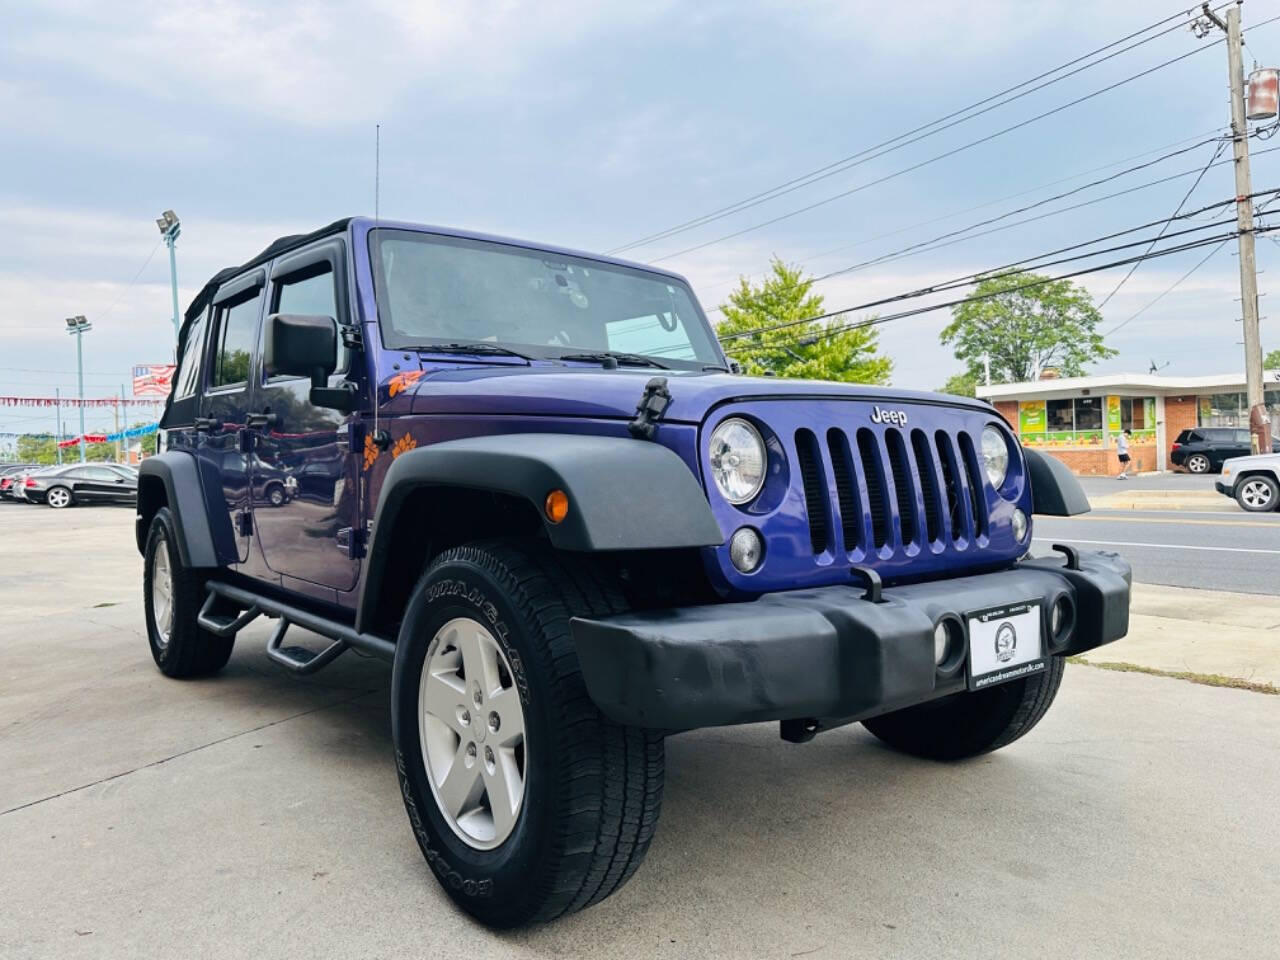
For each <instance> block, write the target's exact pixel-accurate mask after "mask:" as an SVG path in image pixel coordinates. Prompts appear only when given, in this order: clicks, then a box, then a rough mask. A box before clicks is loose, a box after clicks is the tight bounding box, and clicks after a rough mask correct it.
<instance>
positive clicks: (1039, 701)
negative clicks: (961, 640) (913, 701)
mask: <svg viewBox="0 0 1280 960" xmlns="http://www.w3.org/2000/svg"><path fill="white" fill-rule="evenodd" d="M1065 663H1066V662H1065V660H1064V659H1063V658H1062V657H1052V658H1050V660H1049V665H1048V666H1047V667H1046V668H1045V669H1044V670H1043V671H1042V672H1041V673H1037V674H1034V675H1032V676H1030V677H1025V678H1023V679H1021V680H1012V681H1010V682H1009V683H1002V684H1000V685H999V686H995V687H989V688H988V689H986V690H976V691H972V692H966V693H959V694H956V695H955V696H953V697H948V698H946V699H943V700H938V701H934V702H932V703H922V704H919V705H918V706H914V707H908V708H907V709H905V710H898V711H896V712H895V713H887V714H885V715H884V716H882V717H874V718H872V719H870V720H864V721H863V722H862V723H863V726H865V727H866V728H867V729H868V730H870V731H871V732H872V733H873V734H875V735H876V736H877V737H879V738H880V739H881V740H883V741H884V742H885V743H887V744H888V745H889V746H891V747H893V748H894V749H895V750H901V751H902V752H903V753H909V754H911V755H912V756H916V757H924V758H926V759H929V760H963V759H965V758H967V757H976V756H978V755H979V754H983V753H990V752H991V751H992V750H999V749H1000V748H1001V747H1006V746H1008V745H1009V744H1011V743H1013V741H1015V740H1017V739H1018V738H1019V737H1021V736H1023V735H1024V734H1025V733H1027V732H1028V731H1029V730H1031V728H1032V727H1034V726H1035V725H1036V724H1037V723H1039V722H1040V718H1041V717H1043V716H1044V715H1045V713H1046V712H1048V710H1049V705H1050V704H1051V703H1053V698H1054V697H1055V696H1057V694H1058V687H1059V686H1061V684H1062V674H1063V671H1064V670H1065V669H1066V666H1065Z"/></svg>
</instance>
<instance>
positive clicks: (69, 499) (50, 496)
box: [44, 486, 76, 510]
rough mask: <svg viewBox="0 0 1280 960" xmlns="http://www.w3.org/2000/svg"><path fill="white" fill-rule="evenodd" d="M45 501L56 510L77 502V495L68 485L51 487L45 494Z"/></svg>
mask: <svg viewBox="0 0 1280 960" xmlns="http://www.w3.org/2000/svg"><path fill="white" fill-rule="evenodd" d="M44 502H45V503H47V504H48V505H49V506H51V507H53V509H55V510H63V509H65V508H67V507H69V506H71V505H73V504H74V503H75V502H76V498H75V496H74V495H73V494H72V493H71V490H70V488H68V487H62V486H58V487H50V488H49V489H48V490H47V491H46V492H45V495H44Z"/></svg>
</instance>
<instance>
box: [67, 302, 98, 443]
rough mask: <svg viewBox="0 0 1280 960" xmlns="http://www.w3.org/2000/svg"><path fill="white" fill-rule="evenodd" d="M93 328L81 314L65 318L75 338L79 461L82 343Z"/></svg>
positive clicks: (82, 380) (81, 407) (81, 431)
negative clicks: (78, 412)
mask: <svg viewBox="0 0 1280 960" xmlns="http://www.w3.org/2000/svg"><path fill="white" fill-rule="evenodd" d="M92 329H93V324H91V323H90V322H89V321H88V320H86V319H85V318H84V317H83V316H77V317H68V318H67V333H68V334H70V335H72V336H74V337H75V338H76V385H77V388H78V389H79V392H80V393H79V395H80V404H79V406H80V443H79V444H78V446H79V447H80V462H81V463H84V461H85V443H84V345H83V338H84V335H85V334H86V333H88V332H89V331H90V330H92Z"/></svg>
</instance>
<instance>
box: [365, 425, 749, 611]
mask: <svg viewBox="0 0 1280 960" xmlns="http://www.w3.org/2000/svg"><path fill="white" fill-rule="evenodd" d="M432 486H440V487H463V488H469V489H473V490H487V491H492V492H494V493H502V494H507V495H511V496H515V497H520V498H523V499H525V500H527V501H529V503H530V504H532V506H533V508H534V509H535V510H536V511H537V514H538V516H539V517H541V518H542V523H543V527H544V528H545V530H546V533H547V537H548V539H549V540H550V541H551V544H552V546H554V547H556V548H557V549H560V550H573V551H580V552H594V551H617V550H663V549H681V548H693V547H709V546H719V545H721V544H722V543H724V535H723V534H722V533H721V532H720V525H719V524H718V523H717V522H716V519H715V517H714V515H713V514H712V512H711V506H710V504H709V503H708V502H707V497H706V494H705V493H704V492H703V489H702V485H701V484H700V483H699V481H698V478H697V477H696V476H695V475H694V473H693V471H691V470H690V469H689V467H688V465H687V464H685V462H684V461H683V460H681V459H680V457H679V456H678V455H677V454H675V453H674V452H672V451H671V450H669V449H667V448H666V447H664V446H662V445H661V444H657V443H646V442H643V441H639V440H633V439H623V438H620V437H601V436H578V435H573V434H545V433H519V434H498V435H495V436H484V437H467V438H464V439H461V440H445V441H441V442H440V443H433V444H430V445H427V446H423V447H419V448H418V449H416V450H411V451H409V452H408V453H404V454H402V455H400V456H399V457H397V458H396V460H395V462H394V463H392V464H391V467H390V468H389V469H388V470H387V475H386V478H385V479H384V480H383V485H382V490H381V493H380V495H379V497H378V507H377V512H376V514H375V516H374V523H373V533H372V539H371V541H370V543H369V549H368V559H367V562H366V566H365V571H364V577H363V582H362V583H361V586H360V601H359V611H360V615H359V616H358V617H357V619H358V620H362V619H364V618H365V617H366V616H367V615H368V613H369V610H370V608H369V606H368V604H369V603H371V602H374V600H375V598H376V597H377V596H378V593H379V589H380V584H381V581H382V578H383V575H384V573H385V571H386V569H387V564H388V563H389V562H390V560H391V558H390V557H389V556H388V553H389V552H390V547H389V543H390V541H391V539H392V537H391V535H390V534H389V533H387V531H389V530H390V529H391V528H393V527H394V525H395V523H396V518H397V515H398V514H399V512H400V509H401V507H402V506H403V504H404V502H405V500H406V498H408V497H409V496H411V495H412V494H413V493H414V492H415V491H418V490H421V489H422V488H424V487H432ZM552 490H563V491H564V492H565V493H566V494H567V495H568V498H569V513H568V515H567V516H566V517H565V518H564V520H563V521H562V522H560V523H552V522H550V520H548V519H547V516H546V513H545V511H544V505H545V502H546V497H547V494H549V493H550V492H551V491H552ZM424 532H426V531H424Z"/></svg>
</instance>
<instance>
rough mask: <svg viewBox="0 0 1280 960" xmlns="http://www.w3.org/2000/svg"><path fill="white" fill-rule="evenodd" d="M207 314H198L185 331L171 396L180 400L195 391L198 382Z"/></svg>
mask: <svg viewBox="0 0 1280 960" xmlns="http://www.w3.org/2000/svg"><path fill="white" fill-rule="evenodd" d="M208 317H209V314H208V313H207V312H206V313H204V314H203V315H202V316H200V317H199V318H198V319H197V320H196V321H195V322H194V323H193V324H191V328H190V329H189V330H188V331H187V342H186V345H185V346H184V347H183V348H182V360H181V362H180V363H179V364H178V375H177V377H175V378H174V381H173V382H174V387H173V398H174V399H175V400H181V399H182V398H183V397H189V396H191V395H193V394H194V393H195V392H196V387H197V386H198V384H199V382H200V377H199V373H200V354H201V352H202V348H203V347H204V331H205V323H206V321H207V320H208Z"/></svg>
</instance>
